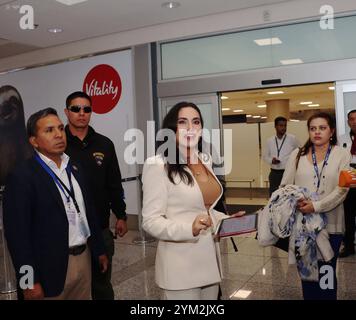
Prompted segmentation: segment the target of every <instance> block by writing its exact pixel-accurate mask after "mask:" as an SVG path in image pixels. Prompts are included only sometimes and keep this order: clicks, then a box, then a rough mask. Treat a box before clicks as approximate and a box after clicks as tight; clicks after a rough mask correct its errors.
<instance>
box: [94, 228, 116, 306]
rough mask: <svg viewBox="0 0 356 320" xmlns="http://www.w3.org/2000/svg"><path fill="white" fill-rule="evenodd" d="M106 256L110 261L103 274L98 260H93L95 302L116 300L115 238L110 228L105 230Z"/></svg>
mask: <svg viewBox="0 0 356 320" xmlns="http://www.w3.org/2000/svg"><path fill="white" fill-rule="evenodd" d="M103 238H104V244H105V248H106V254H107V256H108V259H109V266H108V270H107V271H106V272H105V273H101V271H100V268H99V264H98V261H97V260H94V259H92V273H91V276H92V284H91V291H92V292H91V294H92V298H93V300H114V290H113V287H112V284H111V271H112V259H113V255H114V238H113V234H112V232H111V231H110V229H109V228H107V229H103Z"/></svg>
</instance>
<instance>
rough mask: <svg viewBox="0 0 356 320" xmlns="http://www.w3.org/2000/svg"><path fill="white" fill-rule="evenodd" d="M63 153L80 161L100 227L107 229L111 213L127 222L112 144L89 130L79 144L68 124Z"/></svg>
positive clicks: (119, 175) (122, 190)
mask: <svg viewBox="0 0 356 320" xmlns="http://www.w3.org/2000/svg"><path fill="white" fill-rule="evenodd" d="M65 130H66V134H67V149H66V151H65V152H66V154H68V155H69V156H70V158H72V159H73V160H75V161H77V162H79V164H80V165H81V167H82V169H83V170H84V173H85V177H86V179H87V180H88V183H89V187H90V189H91V192H92V197H93V200H94V204H95V207H96V213H97V216H98V219H99V222H100V225H101V227H102V228H103V229H104V228H107V227H109V222H110V210H111V211H112V212H113V213H114V214H115V216H116V217H117V218H118V219H126V204H125V201H124V199H125V197H124V189H123V187H122V184H121V173H120V167H119V162H118V160H117V156H116V152H115V147H114V144H113V142H112V141H111V140H110V139H109V138H107V137H105V136H103V135H101V134H99V133H97V132H95V130H94V129H93V128H92V127H89V131H88V134H87V136H86V137H85V138H84V139H83V141H81V140H80V139H79V138H78V137H76V136H73V135H72V133H71V132H70V130H69V127H68V125H67V126H66V128H65Z"/></svg>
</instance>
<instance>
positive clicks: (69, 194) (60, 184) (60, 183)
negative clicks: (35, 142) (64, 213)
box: [35, 154, 80, 215]
mask: <svg viewBox="0 0 356 320" xmlns="http://www.w3.org/2000/svg"><path fill="white" fill-rule="evenodd" d="M35 158H36V160H37V162H38V163H39V164H40V165H41V166H42V168H43V169H44V170H45V171H46V172H47V173H48V174H49V175H50V176H51V177H52V179H53V180H54V182H55V183H56V185H57V186H58V187H59V189H60V190H61V191H62V193H63V194H64V196H65V197H66V199H67V202H70V198H72V200H73V204H74V206H75V209H76V210H77V213H78V214H79V215H80V209H79V205H78V203H77V200H76V199H75V193H74V188H73V183H72V172H71V170H70V166H69V165H67V167H66V172H67V176H68V180H69V186H70V189H68V187H67V186H66V185H65V184H64V182H63V181H62V180H61V179H60V178H59V177H58V176H57V175H56V174H55V173H54V172H53V171H52V169H51V168H50V167H49V166H48V165H47V164H46V163H45V162H44V161H43V160H42V159H41V157H40V156H39V155H38V154H36V155H35ZM64 190H65V191H66V192H67V193H66V192H65V191H64Z"/></svg>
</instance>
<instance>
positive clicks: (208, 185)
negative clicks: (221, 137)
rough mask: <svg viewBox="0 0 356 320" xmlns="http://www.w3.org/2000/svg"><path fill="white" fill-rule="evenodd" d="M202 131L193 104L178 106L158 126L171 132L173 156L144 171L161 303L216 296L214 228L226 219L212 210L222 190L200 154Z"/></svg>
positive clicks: (150, 162)
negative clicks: (161, 293)
mask: <svg viewBox="0 0 356 320" xmlns="http://www.w3.org/2000/svg"><path fill="white" fill-rule="evenodd" d="M202 127H203V119H202V116H201V113H200V110H199V108H198V107H197V106H196V105H195V104H193V103H188V102H181V103H178V104H176V105H175V106H174V107H173V108H172V109H171V110H170V111H169V112H168V114H167V115H166V117H165V119H164V121H163V126H162V129H168V130H170V132H171V133H172V131H173V133H174V135H172V134H171V140H168V144H166V145H167V146H168V152H172V151H173V153H174V152H175V155H173V157H172V154H167V151H166V152H163V153H161V154H157V155H156V156H155V157H151V158H148V159H147V160H146V162H145V165H144V168H143V176H142V180H143V211H142V216H143V222H142V224H143V228H144V230H146V231H147V232H148V233H149V234H151V235H152V236H153V237H155V238H157V239H158V240H159V243H158V247H157V253H156V265H155V267H156V270H155V271H156V283H157V285H158V286H159V287H160V288H162V289H163V296H164V299H169V300H171V299H175V300H176V299H177V300H179V299H187V300H190V299H194V300H200V299H217V296H218V291H219V283H220V281H221V277H222V274H221V271H222V270H221V259H220V251H219V245H218V242H217V240H216V239H214V237H213V235H212V229H213V227H214V225H215V224H216V222H217V221H218V220H219V219H220V218H221V216H225V215H224V214H223V213H220V212H217V211H216V210H214V209H213V208H214V206H215V204H216V203H217V201H218V200H219V198H220V197H221V195H222V186H221V184H220V182H219V180H218V179H217V178H216V176H215V174H214V173H213V171H212V167H211V166H212V160H211V157H210V156H208V155H207V154H203V153H201V152H199V148H201V132H202ZM172 136H173V139H172ZM173 140H174V141H173ZM169 142H171V144H170V143H169ZM172 144H173V148H172ZM200 150H201V149H200Z"/></svg>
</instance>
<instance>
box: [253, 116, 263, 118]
mask: <svg viewBox="0 0 356 320" xmlns="http://www.w3.org/2000/svg"><path fill="white" fill-rule="evenodd" d="M252 118H254V119H259V118H261V116H253V117H252Z"/></svg>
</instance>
